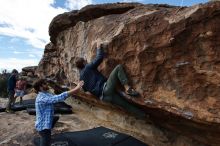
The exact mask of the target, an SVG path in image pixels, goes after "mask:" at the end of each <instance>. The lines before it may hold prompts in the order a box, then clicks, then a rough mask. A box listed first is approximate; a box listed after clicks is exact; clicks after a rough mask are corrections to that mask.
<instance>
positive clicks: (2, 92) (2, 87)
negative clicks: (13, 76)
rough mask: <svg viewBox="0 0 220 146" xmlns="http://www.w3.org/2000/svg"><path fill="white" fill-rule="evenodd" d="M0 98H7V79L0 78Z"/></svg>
mask: <svg viewBox="0 0 220 146" xmlns="http://www.w3.org/2000/svg"><path fill="white" fill-rule="evenodd" d="M0 97H7V78H5V77H0Z"/></svg>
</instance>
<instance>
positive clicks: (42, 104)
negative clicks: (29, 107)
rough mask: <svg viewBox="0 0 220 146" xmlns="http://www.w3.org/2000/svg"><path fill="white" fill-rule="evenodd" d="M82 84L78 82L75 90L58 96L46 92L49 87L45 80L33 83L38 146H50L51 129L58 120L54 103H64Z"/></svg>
mask: <svg viewBox="0 0 220 146" xmlns="http://www.w3.org/2000/svg"><path fill="white" fill-rule="evenodd" d="M83 84H84V82H83V81H80V82H79V83H78V84H77V86H76V87H75V88H73V89H71V90H69V91H66V92H63V93H61V94H59V95H53V94H51V93H49V92H48V90H49V86H48V82H47V80H46V79H39V80H37V81H36V82H35V83H34V85H33V87H34V89H35V90H36V92H37V93H38V95H37V98H36V101H35V108H36V122H35V128H36V130H37V131H38V132H39V135H40V146H50V143H51V129H52V128H53V127H54V125H55V123H56V122H57V121H58V119H59V117H55V116H54V106H53V105H54V103H57V102H61V101H64V100H65V99H66V98H67V97H68V96H69V95H72V94H75V93H77V92H78V91H79V90H80V88H81V87H82V86H83Z"/></svg>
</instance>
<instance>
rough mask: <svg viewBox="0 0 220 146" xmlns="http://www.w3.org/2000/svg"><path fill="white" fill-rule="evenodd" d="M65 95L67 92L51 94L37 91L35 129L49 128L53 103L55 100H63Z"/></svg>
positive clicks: (52, 113) (51, 120)
mask: <svg viewBox="0 0 220 146" xmlns="http://www.w3.org/2000/svg"><path fill="white" fill-rule="evenodd" d="M67 97H68V93H67V92H63V93H61V94H59V95H52V94H50V93H48V92H39V94H38V95H37V98H36V101H35V108H36V122H35V127H36V129H37V131H42V130H44V129H51V127H52V122H53V116H54V106H53V104H54V103H56V102H60V101H64V100H65V99H66V98H67Z"/></svg>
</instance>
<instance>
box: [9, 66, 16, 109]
mask: <svg viewBox="0 0 220 146" xmlns="http://www.w3.org/2000/svg"><path fill="white" fill-rule="evenodd" d="M17 75H18V71H17V70H16V69H13V70H12V72H11V76H10V77H9V79H8V82H7V92H8V103H7V106H6V112H8V113H13V111H12V110H11V106H12V105H13V104H14V102H15V98H14V94H15V87H16V80H17V79H16V78H17Z"/></svg>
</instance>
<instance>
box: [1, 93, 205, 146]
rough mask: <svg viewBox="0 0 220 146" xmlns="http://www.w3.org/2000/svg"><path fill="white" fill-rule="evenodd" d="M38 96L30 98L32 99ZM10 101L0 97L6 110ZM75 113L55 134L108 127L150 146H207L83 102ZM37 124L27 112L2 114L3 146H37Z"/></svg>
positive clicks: (64, 118) (63, 120)
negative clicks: (35, 142)
mask: <svg viewBox="0 0 220 146" xmlns="http://www.w3.org/2000/svg"><path fill="white" fill-rule="evenodd" d="M34 96H35V95H32V96H30V95H29V97H31V98H32V97H34ZM70 100H72V99H70ZM6 102H7V99H4V98H0V107H4V106H5V105H6ZM91 109H92V110H91ZM73 111H74V114H71V115H59V116H60V119H59V121H58V122H57V123H56V125H55V127H54V129H53V130H52V134H55V133H61V132H70V131H80V130H87V129H91V128H94V127H98V126H104V127H107V128H110V129H112V130H115V131H118V132H122V133H126V134H128V135H131V136H134V137H135V138H137V139H139V140H141V141H143V142H145V143H148V144H149V145H150V146H204V145H202V144H199V143H197V142H195V141H193V140H191V139H188V138H186V137H184V136H181V135H178V134H175V133H170V132H167V131H166V130H165V131H164V130H162V129H160V128H158V127H156V126H155V125H152V124H150V123H146V121H142V120H141V121H139V120H137V119H136V118H134V117H132V116H126V115H123V114H120V113H117V112H116V113H114V112H109V111H108V110H102V109H99V108H96V107H93V106H89V105H87V104H82V103H80V104H79V103H77V104H73ZM91 111H93V112H91ZM106 113H108V114H106ZM108 116H109V118H108ZM112 117H114V119H112ZM117 120H118V122H116V121H117ZM34 122H35V116H31V115H29V114H28V113H27V112H26V111H19V112H15V113H14V114H9V113H5V112H2V113H0V146H34V145H33V144H32V141H33V139H34V137H36V136H38V132H37V131H36V130H35V127H34ZM140 133H142V134H143V133H144V135H141V134H140Z"/></svg>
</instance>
